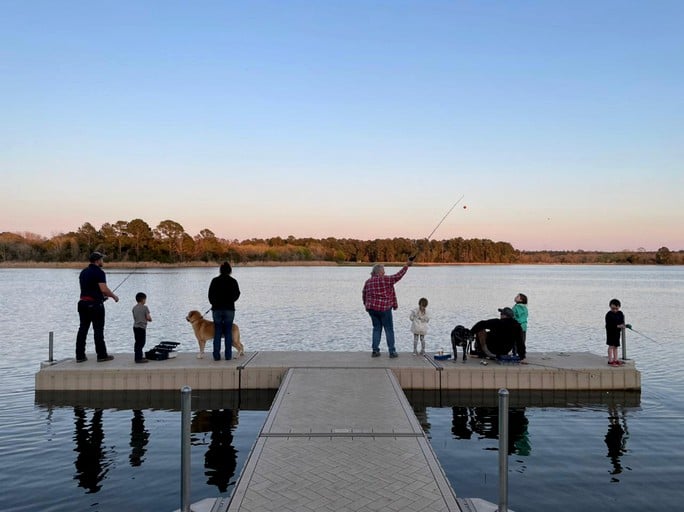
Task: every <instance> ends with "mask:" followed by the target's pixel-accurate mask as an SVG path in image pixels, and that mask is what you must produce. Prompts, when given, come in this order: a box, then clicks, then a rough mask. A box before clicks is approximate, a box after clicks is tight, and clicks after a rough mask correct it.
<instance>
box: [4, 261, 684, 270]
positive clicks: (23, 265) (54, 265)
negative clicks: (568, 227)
mask: <svg viewBox="0 0 684 512" xmlns="http://www.w3.org/2000/svg"><path fill="white" fill-rule="evenodd" d="M375 263H381V264H383V265H387V266H393V267H394V266H397V267H400V266H402V265H404V264H405V262H403V261H383V262H363V263H349V262H345V263H336V262H334V261H250V262H244V263H231V265H232V266H233V267H234V268H240V267H369V266H372V265H374V264H375ZM220 264H221V262H205V261H189V262H184V263H160V262H155V261H143V262H131V261H118V262H114V261H112V262H107V261H106V260H105V268H127V269H139V268H142V269H144V268H205V267H206V268H213V267H217V266H219V265H220ZM87 265H88V262H87V261H66V262H37V261H22V262H15V261H2V262H0V269H60V268H65V269H82V268H84V267H85V266H87ZM466 265H468V266H484V265H488V266H513V265H521V266H534V265H553V266H587V267H591V266H601V267H610V266H613V267H632V266H646V267H651V266H653V267H657V266H659V265H658V264H657V263H637V264H633V263H549V262H535V263H477V262H473V263H463V262H459V263H434V262H429V263H419V262H416V263H414V264H413V266H414V267H462V266H466ZM665 266H668V267H679V266H682V265H678V264H670V265H665Z"/></svg>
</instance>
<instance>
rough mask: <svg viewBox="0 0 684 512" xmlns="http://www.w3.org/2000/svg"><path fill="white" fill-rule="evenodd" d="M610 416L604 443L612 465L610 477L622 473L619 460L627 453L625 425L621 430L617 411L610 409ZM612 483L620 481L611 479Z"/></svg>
mask: <svg viewBox="0 0 684 512" xmlns="http://www.w3.org/2000/svg"><path fill="white" fill-rule="evenodd" d="M609 414H610V416H609V417H608V432H607V433H606V437H605V441H606V446H607V447H608V455H607V456H608V458H609V459H610V462H611V464H612V465H613V470H612V471H611V472H610V474H611V475H619V474H620V473H622V464H621V462H620V458H621V457H622V456H623V455H624V454H625V453H626V452H627V438H626V437H625V434H626V433H627V425H625V427H624V428H623V426H622V425H621V424H620V417H619V415H618V411H617V409H615V408H613V407H611V408H610V410H609ZM612 481H613V482H619V481H620V480H619V479H617V478H615V477H613V479H612Z"/></svg>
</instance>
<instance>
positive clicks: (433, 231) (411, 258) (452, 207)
mask: <svg viewBox="0 0 684 512" xmlns="http://www.w3.org/2000/svg"><path fill="white" fill-rule="evenodd" d="M462 200H463V194H461V197H459V198H458V200H457V201H456V202H455V203H454V204H453V205H451V208H449V210H448V211H447V212H446V213H445V214H444V217H442V220H440V221H439V222H438V223H437V225H436V226H435V229H433V230H432V231H431V232H430V234H429V235H428V236H426V237H425V240H426V241H427V242H429V241H430V238H432V235H434V234H435V231H437V229H438V228H439V226H441V225H442V223H443V222H444V221H445V220H446V218H447V217H448V216H449V214H450V213H451V212H452V211H453V210H454V208H456V205H458V203H460V202H461V201H462ZM419 252H420V250H416V253H415V254H414V255H413V256H411V257H410V258H409V260H411V261H413V260H415V259H416V256H418V253H419Z"/></svg>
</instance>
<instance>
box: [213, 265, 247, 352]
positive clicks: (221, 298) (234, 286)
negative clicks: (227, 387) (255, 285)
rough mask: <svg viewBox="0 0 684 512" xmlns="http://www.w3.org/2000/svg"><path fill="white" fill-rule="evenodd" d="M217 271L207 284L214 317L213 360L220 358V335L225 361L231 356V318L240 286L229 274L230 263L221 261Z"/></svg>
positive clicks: (233, 316)
mask: <svg viewBox="0 0 684 512" xmlns="http://www.w3.org/2000/svg"><path fill="white" fill-rule="evenodd" d="M219 272H220V273H219V275H218V276H217V277H215V278H214V279H212V280H211V284H210V285H209V302H210V304H211V311H212V314H213V317H214V361H220V360H221V336H223V337H225V339H226V361H229V360H230V359H232V358H233V320H234V319H235V301H236V300H238V297H240V287H239V286H238V282H237V281H236V280H235V279H234V278H233V277H232V276H231V275H230V274H231V273H232V272H233V268H232V267H231V266H230V263H228V262H227V261H226V262H225V263H223V264H222V265H221V267H220V269H219Z"/></svg>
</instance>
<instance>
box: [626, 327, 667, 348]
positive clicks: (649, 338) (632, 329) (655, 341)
mask: <svg viewBox="0 0 684 512" xmlns="http://www.w3.org/2000/svg"><path fill="white" fill-rule="evenodd" d="M625 327H626V328H627V329H629V330H630V331H632V332H635V333H637V334H638V335H639V336H643V337H644V338H646V339H647V340H651V341H652V342H653V343H659V341H657V340H654V339H653V338H651V337H650V336H646V335H645V334H644V333H643V332H639V331H637V330H636V329H634V328H633V327H632V326H631V325H630V324H626V325H625Z"/></svg>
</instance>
